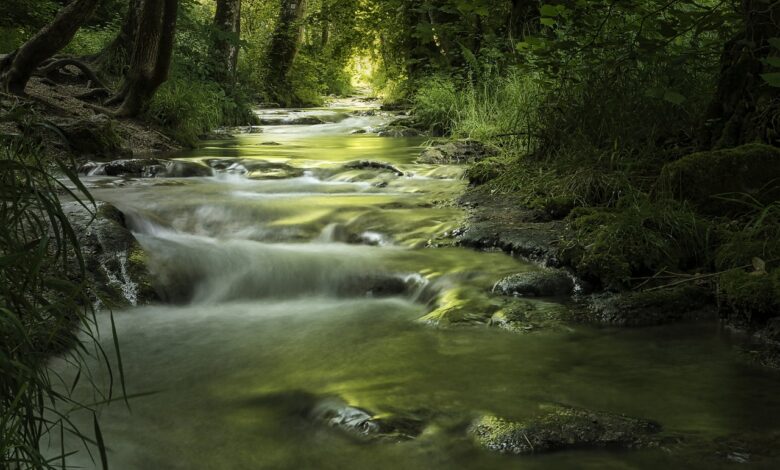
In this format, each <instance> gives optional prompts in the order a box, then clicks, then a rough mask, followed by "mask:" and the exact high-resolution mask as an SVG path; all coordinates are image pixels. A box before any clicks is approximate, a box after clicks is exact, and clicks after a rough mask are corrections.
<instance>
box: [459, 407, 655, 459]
mask: <svg viewBox="0 0 780 470" xmlns="http://www.w3.org/2000/svg"><path fill="white" fill-rule="evenodd" d="M660 431H661V426H660V425H659V424H657V423H654V422H652V421H648V420H644V419H639V418H632V417H628V416H625V415H620V414H616V413H608V412H599V411H591V410H585V409H580V408H573V407H569V406H565V405H558V404H546V405H542V406H541V407H540V412H539V414H538V415H537V416H536V417H534V418H531V419H527V420H522V421H512V420H509V419H505V418H501V417H497V416H492V415H487V416H482V417H480V418H479V419H477V420H476V421H474V422H473V423H472V424H471V426H470V427H469V430H468V432H469V434H470V435H471V436H472V438H473V439H474V441H475V442H476V444H477V445H478V446H480V447H482V448H484V449H486V450H489V451H493V452H497V453H501V454H513V455H528V454H540V453H549V452H555V451H561V450H566V449H585V448H612V449H615V448H617V449H641V448H650V447H657V446H658V445H659V444H660V443H661V439H660V438H659V436H658V433H659V432H660Z"/></svg>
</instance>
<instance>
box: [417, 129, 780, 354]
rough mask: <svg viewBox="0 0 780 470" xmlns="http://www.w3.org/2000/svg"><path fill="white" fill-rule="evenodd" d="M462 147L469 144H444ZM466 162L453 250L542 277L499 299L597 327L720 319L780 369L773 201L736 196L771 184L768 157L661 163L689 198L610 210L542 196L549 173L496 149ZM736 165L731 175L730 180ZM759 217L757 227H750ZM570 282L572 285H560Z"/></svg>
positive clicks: (514, 285)
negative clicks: (520, 263)
mask: <svg viewBox="0 0 780 470" xmlns="http://www.w3.org/2000/svg"><path fill="white" fill-rule="evenodd" d="M464 142H470V141H454V142H453V143H451V144H449V145H451V146H452V145H455V146H463V145H465V144H464ZM469 145H470V144H469ZM488 147H489V146H488ZM427 152H429V153H430V152H431V151H430V150H428V151H427ZM434 152H435V151H434ZM717 157H720V160H718V159H717ZM464 161H466V162H468V163H469V164H470V167H469V169H468V170H467V172H466V175H467V178H468V179H469V182H470V187H469V189H468V190H467V191H466V192H465V193H464V194H463V195H462V196H461V198H460V200H459V202H460V204H461V205H462V206H463V207H464V208H466V209H468V211H469V214H470V215H469V218H468V223H467V225H466V227H464V228H463V230H462V231H461V232H462V234H461V235H460V237H459V240H458V243H459V244H461V245H463V246H468V247H472V248H475V249H479V250H488V251H490V250H501V251H504V252H506V253H508V254H511V255H513V256H517V257H520V258H522V259H527V260H529V261H532V262H534V263H536V264H538V265H540V266H542V267H544V268H545V269H546V273H547V274H546V275H544V276H539V275H536V276H534V277H526V278H523V277H520V278H515V279H508V280H505V281H502V283H499V284H497V285H498V286H501V285H503V286H504V287H503V288H501V289H499V290H502V291H503V292H505V293H508V294H510V295H514V296H519V297H529V296H530V297H549V296H560V295H566V296H571V298H572V300H573V301H574V307H573V309H572V311H571V312H570V315H568V317H567V319H568V320H569V321H575V322H587V323H592V324H596V325H605V326H628V327H642V326H653V325H663V324H669V323H674V322H689V321H697V320H709V321H720V322H721V324H722V325H723V326H724V327H725V328H729V329H732V330H734V331H735V332H736V333H737V334H738V335H741V336H742V337H743V348H742V349H743V351H744V353H745V354H746V355H747V356H749V357H751V358H752V359H753V360H755V361H756V362H758V363H760V364H762V365H764V366H767V367H770V368H778V367H779V366H780V336H778V333H777V331H778V326H777V325H778V321H779V319H778V309H777V302H778V299H779V298H780V289H779V287H780V284H778V283H777V281H776V277H777V270H776V269H775V266H776V264H777V259H775V258H774V257H773V254H775V253H776V252H777V250H778V248H777V243H776V240H774V239H772V238H771V237H768V236H767V235H768V234H769V233H773V231H774V230H776V228H777V220H776V219H775V218H774V217H776V215H775V213H774V212H773V210H774V208H775V207H776V203H775V205H772V202H771V201H772V196H771V194H769V195H767V194H764V195H763V197H764V200H766V201H767V203H765V204H767V205H765V206H760V207H762V208H764V210H763V211H760V210H756V209H753V210H751V208H750V207H748V208H742V207H740V205H739V196H740V195H739V194H737V193H736V191H737V190H739V189H741V188H747V187H750V186H751V185H752V186H753V187H758V186H762V185H764V184H769V181H768V180H769V179H771V178H772V175H776V174H778V173H777V171H776V169H775V167H776V166H777V165H778V162H780V158H778V155H777V150H776V149H773V148H771V147H765V146H746V147H744V148H743V149H736V150H734V151H731V152H725V153H724V152H720V153H718V152H714V153H713V154H712V157H710V154H703V155H693V156H692V157H689V158H688V159H683V160H681V161H680V162H678V163H675V164H673V165H672V164H670V165H668V167H665V168H664V169H663V172H662V176H661V177H659V179H660V180H663V178H667V179H668V178H670V176H669V175H670V174H673V175H674V176H672V177H671V178H680V177H681V176H679V173H680V172H682V171H687V173H685V176H684V178H686V179H685V181H686V183H685V184H684V187H685V185H691V186H692V187H694V188H696V189H695V190H691V189H684V190H683V192H682V193H677V194H678V195H677V196H674V195H672V196H671V197H676V198H677V199H679V200H680V201H681V202H677V201H675V200H673V199H664V198H663V197H657V196H656V197H655V198H654V199H650V198H646V196H638V197H640V198H644V199H640V200H633V201H634V202H633V203H628V204H626V203H625V202H623V203H621V204H617V205H606V206H604V205H602V206H588V205H583V204H582V203H578V202H576V200H575V199H574V198H575V197H576V196H577V194H576V192H574V193H572V192H570V193H569V194H571V196H570V199H566V198H563V199H561V198H557V199H556V198H555V197H550V195H549V194H550V192H549V191H550V188H549V187H545V188H541V187H539V185H540V182H539V181H538V180H535V178H534V176H533V171H537V172H542V171H549V170H543V169H542V168H541V167H539V166H538V164H534V163H533V161H526V162H523V161H522V160H517V159H512V158H511V157H508V156H507V155H506V154H505V153H503V152H502V151H501V150H500V149H499V148H492V150H490V151H487V152H484V151H483V152H477V153H476V154H474V155H472V156H470V157H469V158H467V159H464ZM700 161H701V162H703V163H699V162H700ZM737 162H740V163H737ZM702 164H703V165H705V166H706V167H707V171H711V172H713V173H715V174H718V172H719V171H720V172H724V173H723V175H724V178H723V179H721V180H718V178H717V177H715V176H712V177H709V176H702V177H699V176H697V173H696V171H697V170H695V168H697V166H696V165H702ZM718 165H720V167H719V166H718ZM535 166H537V167H538V169H537V170H533V168H534V167H535ZM737 166H739V168H740V170H738V171H733V170H726V168H736V167H737ZM488 168H489V169H490V170H491V172H489V173H486V169H488ZM680 168H686V170H681V169H680ZM688 168H693V169H688ZM702 171H703V169H702ZM675 172H676V173H675ZM727 172H728V173H727ZM537 174H538V173H537ZM699 174H702V175H706V174H708V173H706V172H705V173H699ZM726 174H728V175H729V176H728V177H725V175H726ZM747 175H750V176H747ZM560 177H561V178H566V177H567V176H566V175H565V174H562V175H560ZM573 178H576V176H573ZM696 178H704V179H700V180H697V179H696ZM764 180H766V181H764ZM551 184H555V183H551ZM659 184H660V183H659ZM708 185H709V186H708ZM507 186H510V187H512V188H519V189H513V190H507V189H506V187H507ZM535 191H536V192H535ZM657 191H661V189H659V190H657ZM729 191H732V193H731V195H730V196H729V195H728V193H729ZM688 194H695V196H690V197H688ZM719 195H723V198H724V199H725V200H720V199H717V198H718V197H719ZM622 197H625V199H628V200H630V196H629V195H623V196H622ZM713 197H714V198H715V199H711V198H713ZM729 197H731V198H732V199H731V200H728V198H729ZM711 200H712V201H713V202H710V201H711ZM715 201H721V202H720V204H721V206H719V207H718V206H717V205H716V202H715ZM755 201H756V204H760V203H759V202H758V200H755ZM759 215H760V216H761V217H762V220H761V222H762V223H763V225H761V224H758V225H756V222H755V218H756V217H758V216H759ZM721 216H722V217H721ZM735 219H736V220H735ZM567 277H568V278H570V279H572V280H571V281H569V282H568V283H566V282H565V281H563V287H561V281H560V280H561V279H564V280H565V279H566V278H567ZM567 286H568V287H567Z"/></svg>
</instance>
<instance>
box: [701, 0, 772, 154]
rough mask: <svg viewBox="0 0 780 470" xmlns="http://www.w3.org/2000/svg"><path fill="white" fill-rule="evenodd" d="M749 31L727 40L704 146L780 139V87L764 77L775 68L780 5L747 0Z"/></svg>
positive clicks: (746, 30) (744, 3)
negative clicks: (774, 42) (773, 42)
mask: <svg viewBox="0 0 780 470" xmlns="http://www.w3.org/2000/svg"><path fill="white" fill-rule="evenodd" d="M742 12H743V16H744V20H743V21H744V30H743V31H742V32H740V33H739V34H738V35H737V37H735V38H733V39H732V40H731V41H729V42H728V43H726V46H725V48H724V51H723V56H722V58H721V71H720V77H719V80H718V88H717V91H716V93H715V97H714V99H713V101H712V103H711V104H710V107H709V110H708V112H707V116H706V125H705V128H704V131H703V136H702V143H701V144H702V145H701V146H702V147H703V148H726V147H734V146H737V145H741V144H744V143H748V142H755V141H760V142H765V143H769V144H777V143H778V139H779V138H780V103H779V102H778V101H780V93H779V92H780V88H776V87H772V86H770V85H769V84H768V83H766V81H765V80H764V79H763V78H762V77H761V75H762V74H765V73H770V72H772V70H770V67H769V66H768V65H766V64H765V62H764V60H765V59H766V58H768V57H769V56H770V55H777V54H778V51H774V52H773V46H772V45H770V44H769V40H770V39H771V38H776V37H780V24H778V22H780V5H779V4H778V3H777V2H775V3H767V2H764V1H761V0H743V1H742Z"/></svg>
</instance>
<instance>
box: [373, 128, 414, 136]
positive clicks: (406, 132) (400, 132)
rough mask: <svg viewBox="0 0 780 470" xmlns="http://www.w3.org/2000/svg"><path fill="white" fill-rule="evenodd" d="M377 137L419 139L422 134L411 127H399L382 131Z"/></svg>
mask: <svg viewBox="0 0 780 470" xmlns="http://www.w3.org/2000/svg"><path fill="white" fill-rule="evenodd" d="M377 135H378V136H379V137H418V136H420V135H421V133H420V131H418V130H417V129H413V128H411V127H403V126H398V127H385V128H383V129H380V130H379V132H378V133H377Z"/></svg>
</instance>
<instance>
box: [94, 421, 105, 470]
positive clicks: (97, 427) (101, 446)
mask: <svg viewBox="0 0 780 470" xmlns="http://www.w3.org/2000/svg"><path fill="white" fill-rule="evenodd" d="M92 424H93V425H94V427H95V441H97V447H98V452H99V453H100V463H101V464H102V465H103V470H108V454H107V453H106V444H105V442H104V441H103V433H102V432H100V424H98V419H97V415H96V414H94V413H93V414H92Z"/></svg>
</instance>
